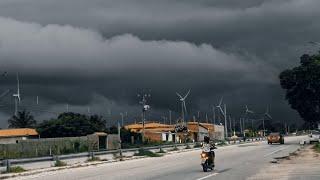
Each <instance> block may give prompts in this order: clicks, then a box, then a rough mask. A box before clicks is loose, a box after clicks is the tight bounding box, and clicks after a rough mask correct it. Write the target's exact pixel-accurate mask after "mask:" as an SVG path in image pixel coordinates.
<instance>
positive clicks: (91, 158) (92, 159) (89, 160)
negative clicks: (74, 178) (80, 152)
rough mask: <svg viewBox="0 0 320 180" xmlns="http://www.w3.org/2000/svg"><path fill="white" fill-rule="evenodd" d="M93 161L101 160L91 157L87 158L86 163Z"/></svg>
mask: <svg viewBox="0 0 320 180" xmlns="http://www.w3.org/2000/svg"><path fill="white" fill-rule="evenodd" d="M93 161H101V159H100V158H99V157H96V156H93V157H90V158H88V160H87V162H93Z"/></svg>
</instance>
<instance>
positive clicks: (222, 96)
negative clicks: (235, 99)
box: [219, 96, 223, 107]
mask: <svg viewBox="0 0 320 180" xmlns="http://www.w3.org/2000/svg"><path fill="white" fill-rule="evenodd" d="M222 101H223V96H222V97H221V99H220V102H219V107H221V104H222Z"/></svg>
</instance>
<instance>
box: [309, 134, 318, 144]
mask: <svg viewBox="0 0 320 180" xmlns="http://www.w3.org/2000/svg"><path fill="white" fill-rule="evenodd" d="M309 137H310V144H313V143H318V142H320V133H319V132H312V133H311V134H310V135H309Z"/></svg>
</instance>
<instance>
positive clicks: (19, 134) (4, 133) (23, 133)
mask: <svg viewBox="0 0 320 180" xmlns="http://www.w3.org/2000/svg"><path fill="white" fill-rule="evenodd" d="M38 138H39V134H38V132H37V131H36V130H35V129H31V128H19V129H2V130H0V144H14V143H18V142H19V141H23V140H27V139H38Z"/></svg>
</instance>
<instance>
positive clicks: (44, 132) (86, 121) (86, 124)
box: [37, 112, 106, 138]
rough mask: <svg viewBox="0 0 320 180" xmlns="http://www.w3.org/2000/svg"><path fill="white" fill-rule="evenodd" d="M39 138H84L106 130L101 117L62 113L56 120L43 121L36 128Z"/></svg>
mask: <svg viewBox="0 0 320 180" xmlns="http://www.w3.org/2000/svg"><path fill="white" fill-rule="evenodd" d="M37 130H38V132H39V133H40V136H41V137H44V138H52V137H77V136H86V135H88V134H92V133H94V132H104V131H105V130H106V127H105V121H104V120H103V118H102V117H100V116H97V115H94V116H90V117H88V116H86V115H83V114H78V113H73V112H68V113H62V114H60V115H59V116H58V118H57V119H51V120H47V121H43V122H42V123H41V124H39V126H38V128H37Z"/></svg>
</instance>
